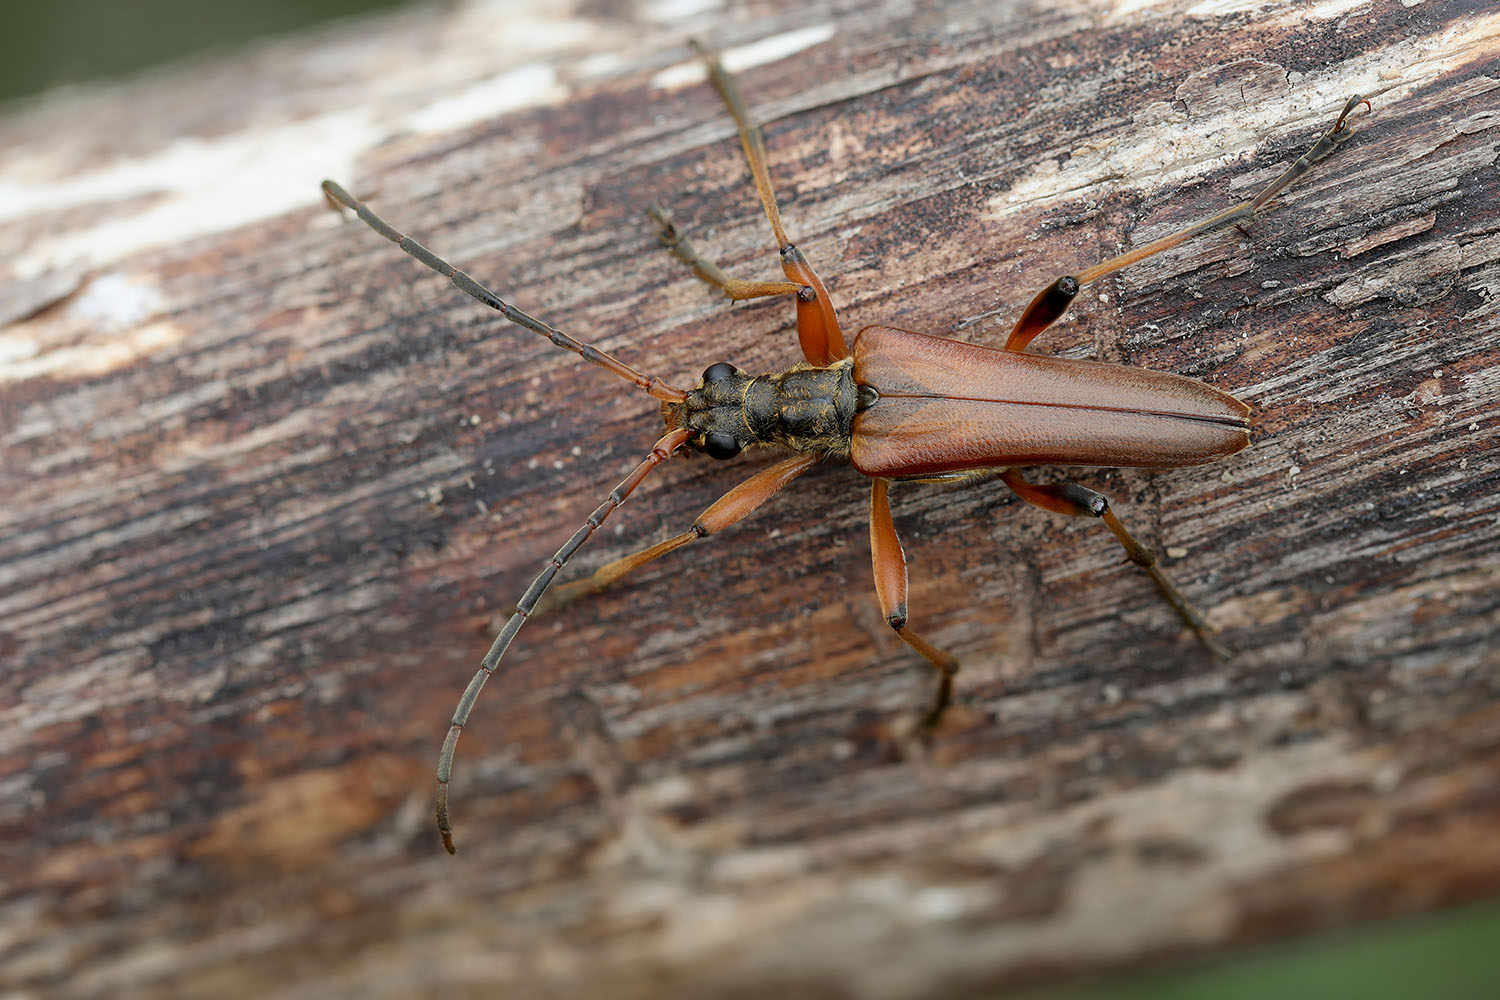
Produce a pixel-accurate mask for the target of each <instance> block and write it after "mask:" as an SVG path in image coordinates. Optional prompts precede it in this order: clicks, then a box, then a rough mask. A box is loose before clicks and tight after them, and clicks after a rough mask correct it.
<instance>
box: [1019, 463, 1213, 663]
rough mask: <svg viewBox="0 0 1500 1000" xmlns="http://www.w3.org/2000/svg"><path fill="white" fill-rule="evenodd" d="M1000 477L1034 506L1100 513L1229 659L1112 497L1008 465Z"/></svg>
mask: <svg viewBox="0 0 1500 1000" xmlns="http://www.w3.org/2000/svg"><path fill="white" fill-rule="evenodd" d="M1000 478H1001V479H1003V480H1005V485H1006V486H1009V487H1010V488H1011V489H1012V490H1014V491H1015V494H1016V496H1018V497H1020V498H1021V499H1022V500H1025V501H1026V502H1027V503H1029V504H1031V505H1032V506H1033V507H1040V508H1042V509H1043V510H1050V511H1052V512H1053V513H1054V514H1067V515H1070V516H1072V517H1097V518H1100V519H1101V520H1103V521H1104V523H1105V525H1106V526H1107V527H1108V528H1109V530H1110V531H1111V532H1112V533H1113V534H1114V536H1115V538H1116V539H1117V540H1118V541H1119V543H1120V545H1121V546H1122V547H1123V548H1124V549H1125V555H1126V557H1127V558H1128V559H1129V560H1130V561H1131V562H1133V563H1135V564H1136V565H1137V566H1139V567H1141V568H1142V569H1144V570H1145V571H1146V572H1147V574H1149V575H1150V577H1151V581H1152V582H1153V583H1155V584H1156V589H1157V590H1159V591H1161V596H1162V597H1164V598H1166V601H1167V603H1168V604H1170V605H1171V606H1172V609H1173V610H1174V611H1176V612H1177V614H1178V615H1179V616H1180V617H1181V618H1182V620H1183V622H1184V623H1186V625H1187V627H1188V628H1190V629H1192V630H1193V633H1194V634H1195V635H1197V636H1198V639H1199V641H1200V642H1202V643H1203V645H1204V646H1206V647H1208V651H1209V652H1210V653H1212V654H1214V656H1216V657H1218V658H1219V659H1221V660H1227V659H1229V651H1228V650H1226V649H1225V648H1224V647H1223V646H1221V645H1219V643H1218V641H1217V640H1216V639H1214V635H1213V630H1212V629H1211V628H1209V626H1208V623H1207V622H1206V621H1204V620H1203V616H1202V615H1201V614H1199V613H1198V609H1197V608H1195V607H1193V606H1192V605H1191V604H1189V603H1188V600H1187V598H1186V597H1183V596H1182V592H1181V591H1180V590H1178V589H1177V585H1176V584H1174V583H1173V582H1172V581H1171V579H1169V578H1168V577H1167V575H1166V574H1165V573H1163V572H1162V570H1161V567H1160V566H1158V565H1157V564H1156V553H1155V552H1152V551H1151V550H1150V549H1148V548H1146V546H1144V545H1142V544H1141V543H1140V542H1138V541H1136V540H1135V539H1134V538H1132V537H1131V535H1130V532H1128V531H1126V530H1125V526H1124V525H1123V524H1121V523H1120V519H1119V518H1118V517H1116V516H1115V512H1114V511H1113V510H1111V509H1110V506H1109V498H1108V497H1106V496H1105V495H1104V494H1102V493H1096V492H1095V491H1093V490H1091V489H1088V488H1087V487H1084V486H1079V485H1078V484H1077V483H1058V484H1053V485H1045V486H1043V485H1037V484H1036V483H1028V482H1027V481H1026V480H1025V479H1023V478H1021V474H1020V473H1019V472H1017V471H1016V470H1014V469H1008V470H1006V471H1005V472H1003V473H1001V475H1000Z"/></svg>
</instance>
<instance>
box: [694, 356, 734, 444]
mask: <svg viewBox="0 0 1500 1000" xmlns="http://www.w3.org/2000/svg"><path fill="white" fill-rule="evenodd" d="M717 367H718V365H715V366H714V368H717ZM709 370H710V371H712V370H713V369H709ZM703 450H704V451H706V452H707V453H708V457H709V458H733V457H734V456H736V455H738V454H739V453H740V443H739V442H738V441H736V440H735V439H734V435H733V434H721V433H720V432H719V431H711V432H710V433H709V434H707V435H706V436H705V437H704V438H703Z"/></svg>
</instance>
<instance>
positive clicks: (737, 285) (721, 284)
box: [647, 205, 807, 302]
mask: <svg viewBox="0 0 1500 1000" xmlns="http://www.w3.org/2000/svg"><path fill="white" fill-rule="evenodd" d="M647 211H648V212H649V213H650V215H651V218H653V219H655V220H656V222H657V225H659V226H661V232H660V233H659V234H658V236H659V237H660V239H661V241H662V243H663V244H664V245H665V246H666V248H667V249H668V250H670V251H672V256H674V257H676V258H677V259H678V260H680V261H682V262H683V263H684V264H686V265H687V266H688V267H690V268H692V269H693V273H694V274H696V275H697V276H698V277H699V279H701V280H702V281H704V282H706V283H708V284H710V285H713V286H714V287H715V288H717V289H718V290H719V291H721V292H723V293H724V294H725V296H727V297H728V298H729V299H730V301H732V302H739V301H742V300H744V299H756V298H761V297H763V296H767V295H796V294H797V293H799V292H801V291H802V289H803V288H805V287H807V286H805V285H800V284H798V283H797V282H795V281H742V280H741V279H739V278H731V277H729V276H728V275H726V274H725V273H724V272H723V271H721V270H719V265H717V264H715V263H714V262H713V261H711V260H709V259H707V258H706V257H703V256H700V255H699V253H698V249H697V248H696V247H694V246H693V244H692V242H691V241H689V240H688V238H687V237H686V236H684V235H682V230H680V229H678V228H677V223H675V222H673V221H672V218H671V216H669V215H667V213H666V212H664V211H662V210H661V209H660V208H658V207H657V206H655V205H652V206H651V207H650V208H649V209H647Z"/></svg>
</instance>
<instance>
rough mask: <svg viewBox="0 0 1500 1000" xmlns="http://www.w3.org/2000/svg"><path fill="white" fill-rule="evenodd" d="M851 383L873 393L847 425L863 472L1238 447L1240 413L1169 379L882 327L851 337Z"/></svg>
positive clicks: (1198, 458) (1187, 456)
mask: <svg viewBox="0 0 1500 1000" xmlns="http://www.w3.org/2000/svg"><path fill="white" fill-rule="evenodd" d="M853 357H854V381H855V382H856V383H857V384H859V385H866V386H869V387H871V388H873V389H874V390H876V391H877V392H878V393H880V399H879V401H878V402H876V403H875V405H873V406H871V407H869V408H868V409H866V410H864V411H863V412H861V413H860V414H859V415H857V416H856V417H855V418H854V435H853V441H852V446H851V449H850V459H851V461H852V462H853V464H854V467H855V468H856V469H858V470H859V471H860V472H862V473H864V474H865V475H867V476H892V477H897V476H923V475H934V474H940V473H944V472H957V471H962V470H965V469H979V468H985V467H988V466H1012V467H1018V466H1027V465H1091V466H1139V467H1157V468H1165V467H1174V466H1183V465H1199V464H1201V463H1203V462H1208V461H1212V460H1213V459H1216V458H1221V457H1223V456H1225V455H1231V454H1233V453H1234V452H1237V451H1239V450H1240V449H1241V448H1243V447H1245V446H1246V445H1247V444H1249V443H1250V429H1249V417H1250V408H1249V407H1248V406H1246V405H1245V404H1244V403H1241V402H1240V401H1239V400H1237V399H1235V398H1234V397H1233V396H1231V395H1229V394H1228V393H1225V392H1221V391H1219V390H1218V389H1215V388H1213V387H1212V386H1209V385H1205V384H1204V383H1202V382H1198V381H1196V380H1194V379H1190V378H1185V377H1183V376H1181V375H1173V374H1171V373H1169V372H1158V371H1151V370H1150V369H1145V368H1131V367H1127V366H1125V365H1111V364H1104V363H1102V362H1098V361H1080V360H1074V359H1071V358H1049V357H1044V356H1041V355H1035V354H1021V353H1019V352H1016V351H1002V350H996V349H994V348H990V347H980V346H977V345H975V344H965V343H963V342H961V341H957V340H945V339H943V338H940V337H929V336H927V335H925V334H920V333H910V332H908V331H906V330H897V329H893V328H891V327H883V326H872V327H866V328H865V329H863V330H861V331H860V333H859V336H858V338H856V340H855V342H854V350H853Z"/></svg>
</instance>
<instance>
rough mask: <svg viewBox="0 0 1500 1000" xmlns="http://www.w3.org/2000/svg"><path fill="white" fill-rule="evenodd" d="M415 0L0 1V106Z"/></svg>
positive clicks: (406, 3)
mask: <svg viewBox="0 0 1500 1000" xmlns="http://www.w3.org/2000/svg"><path fill="white" fill-rule="evenodd" d="M414 5H415V0H238V2H227V3H219V2H215V0H206V2H205V0H47V2H45V3H42V2H36V0H4V2H3V3H0V101H4V100H7V99H10V98H15V97H22V96H25V95H27V94H34V93H37V92H38V91H42V90H47V89H49V88H52V87H58V86H62V85H63V84H67V83H78V82H79V81H82V80H91V79H95V78H97V77H107V76H119V75H120V74H122V73H130V72H133V71H135V70H139V69H144V68H146V67H148V66H155V65H158V64H160V63H164V62H170V61H172V60H173V59H181V58H183V57H185V56H192V55H195V54H198V53H202V52H207V51H209V50H212V49H215V48H231V47H234V46H236V45H243V44H244V43H246V42H249V41H252V40H254V39H257V38H266V37H269V36H272V35H284V34H289V33H292V32H296V31H301V30H303V29H306V28H310V27H313V26H314V25H318V24H323V23H325V22H328V21H332V20H336V19H338V18H341V17H351V16H355V15H359V14H369V13H375V12H377V11H381V10H388V9H391V8H394V7H409V6H414Z"/></svg>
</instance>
